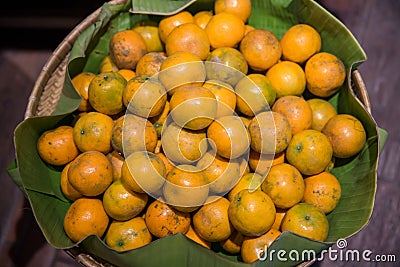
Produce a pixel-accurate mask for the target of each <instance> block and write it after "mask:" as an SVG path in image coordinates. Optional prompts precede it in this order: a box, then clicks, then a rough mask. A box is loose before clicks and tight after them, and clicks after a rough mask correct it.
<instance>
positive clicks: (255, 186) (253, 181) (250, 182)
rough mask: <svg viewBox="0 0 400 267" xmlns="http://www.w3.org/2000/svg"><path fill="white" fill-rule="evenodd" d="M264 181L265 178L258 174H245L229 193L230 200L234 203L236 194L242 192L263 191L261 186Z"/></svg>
mask: <svg viewBox="0 0 400 267" xmlns="http://www.w3.org/2000/svg"><path fill="white" fill-rule="evenodd" d="M263 181H264V177H263V176H261V175H260V174H258V173H246V174H244V175H243V176H242V177H241V178H240V180H239V181H238V182H237V184H236V185H235V186H234V187H233V188H232V189H231V191H229V193H228V199H229V201H232V200H233V199H234V197H235V196H236V194H238V193H239V192H240V191H242V190H245V189H246V190H249V191H250V192H252V191H254V190H261V184H262V182H263Z"/></svg>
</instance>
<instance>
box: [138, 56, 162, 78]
mask: <svg viewBox="0 0 400 267" xmlns="http://www.w3.org/2000/svg"><path fill="white" fill-rule="evenodd" d="M166 58H167V56H166V55H165V53H164V52H150V53H147V54H146V55H144V56H143V57H141V58H140V59H139V61H138V63H137V65H136V75H143V74H144V75H147V76H149V77H152V76H154V75H156V74H157V73H158V72H159V71H160V68H161V64H162V63H163V62H164V60H165V59H166Z"/></svg>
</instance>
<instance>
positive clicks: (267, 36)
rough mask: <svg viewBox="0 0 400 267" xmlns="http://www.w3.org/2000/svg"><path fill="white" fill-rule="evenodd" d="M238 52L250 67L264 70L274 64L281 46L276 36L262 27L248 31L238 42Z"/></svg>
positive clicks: (278, 57) (277, 59) (280, 52)
mask: <svg viewBox="0 0 400 267" xmlns="http://www.w3.org/2000/svg"><path fill="white" fill-rule="evenodd" d="M240 52H242V54H243V55H244V57H245V58H246V60H247V63H248V64H249V66H250V68H252V69H253V70H255V71H260V72H265V71H266V70H267V69H269V68H270V67H272V66H273V65H275V64H276V63H277V62H278V61H279V59H280V58H281V55H282V47H281V45H280V43H279V41H278V39H277V38H276V36H275V35H274V34H273V33H272V32H270V31H268V30H263V29H255V30H252V31H250V32H248V33H247V34H246V35H245V36H244V38H243V40H242V41H241V43H240Z"/></svg>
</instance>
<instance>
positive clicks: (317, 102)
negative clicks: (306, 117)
mask: <svg viewBox="0 0 400 267" xmlns="http://www.w3.org/2000/svg"><path fill="white" fill-rule="evenodd" d="M307 102H308V104H309V105H310V108H311V111H312V115H313V123H312V126H311V128H312V129H314V130H317V131H322V129H323V128H324V126H325V124H326V123H327V122H328V121H329V119H330V118H332V117H333V116H335V115H336V114H337V112H336V109H335V108H334V107H333V106H332V104H331V103H329V102H328V101H326V100H324V99H320V98H312V99H309V100H307Z"/></svg>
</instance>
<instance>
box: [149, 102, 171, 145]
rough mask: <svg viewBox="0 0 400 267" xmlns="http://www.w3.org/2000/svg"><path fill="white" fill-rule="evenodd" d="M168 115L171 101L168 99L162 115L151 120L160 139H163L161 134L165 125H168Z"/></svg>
mask: <svg viewBox="0 0 400 267" xmlns="http://www.w3.org/2000/svg"><path fill="white" fill-rule="evenodd" d="M168 114H169V101H168V99H167V101H166V102H165V105H164V109H163V111H162V112H161V113H160V114H158V115H156V116H154V117H151V118H149V120H150V122H151V123H153V125H154V128H155V129H156V132H157V136H158V138H160V137H161V132H162V130H163V127H164V124H165V123H166V120H167V117H168Z"/></svg>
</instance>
